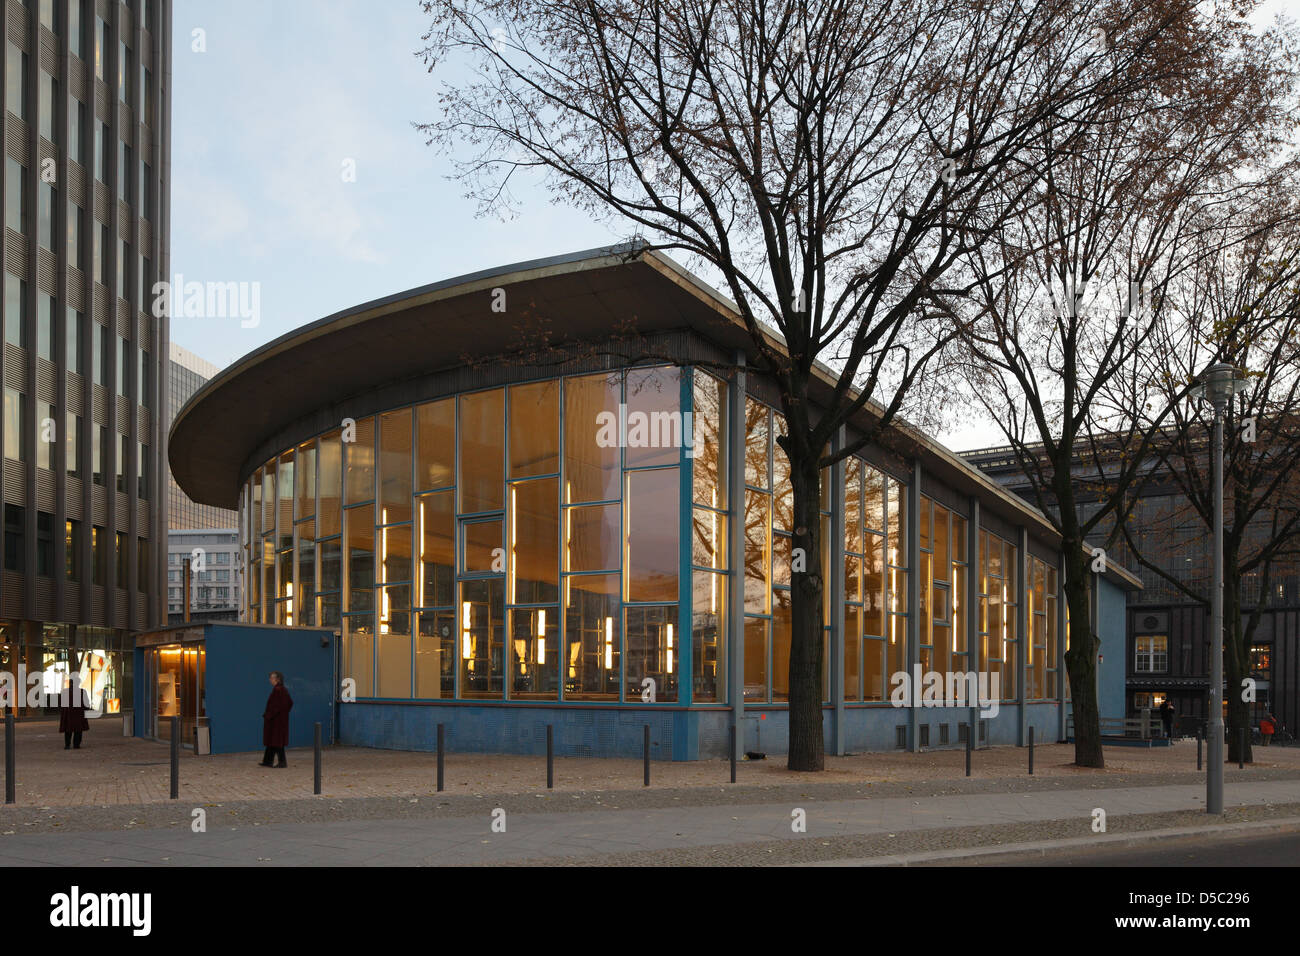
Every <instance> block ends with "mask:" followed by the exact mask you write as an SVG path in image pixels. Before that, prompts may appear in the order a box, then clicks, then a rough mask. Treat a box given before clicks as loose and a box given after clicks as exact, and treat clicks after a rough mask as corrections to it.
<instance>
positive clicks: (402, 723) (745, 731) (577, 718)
mask: <svg viewBox="0 0 1300 956" xmlns="http://www.w3.org/2000/svg"><path fill="white" fill-rule="evenodd" d="M1026 711H1027V715H1026V726H1028V725H1033V726H1034V727H1035V740H1036V741H1037V742H1038V743H1045V742H1051V743H1055V742H1056V730H1055V728H1056V726H1057V721H1058V719H1059V715H1058V711H1057V705H1056V704H1032V705H1029V706H1028V707H1027V708H1026ZM338 713H339V742H340V743H343V744H349V745H352V746H359V747H377V748H380V749H385V750H416V751H430V752H431V751H434V750H436V749H437V733H438V724H439V723H442V724H443V725H444V726H445V733H446V739H447V748H448V750H449V751H450V752H452V753H505V754H533V755H538V756H541V755H544V754H545V753H546V727H547V725H548V724H549V725H551V726H553V727H554V740H555V753H556V755H557V756H562V757H624V758H640V757H641V755H642V749H643V739H644V738H643V734H644V728H645V726H646V725H647V724H649V725H650V756H651V758H652V759H655V760H710V759H716V760H721V759H725V758H726V757H727V741H728V739H729V733H728V731H729V728H730V726H731V710H730V709H729V708H725V707H717V708H707V709H692V710H665V709H659V708H648V707H644V708H638V707H617V708H615V707H575V706H573V705H571V704H566V705H564V706H557V707H517V706H508V705H496V704H484V705H476V704H470V705H465V704H416V705H410V704H397V703H385V702H371V701H358V702H356V703H347V704H339V705H338ZM969 719H970V710H969V709H966V708H956V707H919V708H916V729H915V730H912V729H911V727H910V724H911V711H909V710H908V709H907V708H895V707H888V706H883V707H852V708H847V709H846V710H845V713H844V728H843V737H844V751H845V753H870V752H885V751H891V750H902V749H908V750H911V749H925V750H939V749H960V748H962V747H964V746H965V744H964V743H963V742H962V740H961V734H960V732H959V725H960V724H962V723H964V722H966V721H968V720H969ZM945 726H946V727H947V730H948V732H947V735H946V737H947V739H946V740H945V739H944V737H945V735H944V733H943V731H942V729H941V728H942V727H945ZM900 727H901V728H903V734H904V736H903V737H902V738H901V739H902V740H903V741H905V742H904V744H903V746H901V747H900V746H899V742H900V737H899V728H900ZM926 727H928V734H927V733H925V732H924V731H923V730H922V728H926ZM789 730H790V724H789V711H787V710H785V709H771V708H762V707H756V708H749V709H747V710H746V712H745V720H744V726H743V727H741V728H740V742H741V749H742V750H744V751H760V752H763V753H766V754H770V755H784V754H785V753H787V752H788V749H789V742H790V733H789ZM834 731H835V712H834V710H833V709H832V708H829V707H828V708H826V709H824V710H823V711H822V734H823V742H824V745H825V747H826V752H827V753H834V752H835V751H834V736H835V734H834ZM913 737H915V739H913ZM1023 737H1024V732H1022V727H1021V717H1020V712H1019V709H1018V708H1017V707H1016V706H1015V705H1014V704H1012V705H1006V706H1004V707H1002V708H1001V709H1000V710H999V712H998V713H997V715H995V716H990V717H988V718H986V719H985V723H984V736H982V737H981V738H979V744H980V745H981V746H1017V745H1022V744H1023V743H1024V742H1025V740H1024V739H1023Z"/></svg>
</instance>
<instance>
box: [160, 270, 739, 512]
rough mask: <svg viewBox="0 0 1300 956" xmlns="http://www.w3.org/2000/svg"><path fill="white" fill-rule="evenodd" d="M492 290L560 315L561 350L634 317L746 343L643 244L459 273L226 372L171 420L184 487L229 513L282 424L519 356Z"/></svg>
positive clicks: (556, 322) (512, 315)
mask: <svg viewBox="0 0 1300 956" xmlns="http://www.w3.org/2000/svg"><path fill="white" fill-rule="evenodd" d="M494 289H504V290H506V301H507V302H508V303H509V302H524V303H527V308H528V311H529V312H530V313H531V314H533V315H535V316H537V317H539V318H541V319H543V320H546V319H550V320H553V327H555V328H556V330H557V331H558V332H560V333H562V341H565V342H578V341H584V340H594V339H599V338H603V337H607V336H608V335H610V333H611V331H612V330H613V329H615V328H616V327H617V326H618V325H619V324H620V323H622V322H624V321H626V320H627V319H628V318H629V317H635V319H636V331H637V332H638V333H652V332H659V331H664V330H669V329H681V328H687V327H693V328H696V329H699V330H700V331H703V332H705V334H707V335H708V337H709V338H711V339H713V340H714V341H716V342H718V344H720V345H723V346H725V347H728V348H732V349H734V348H742V349H743V348H745V347H746V345H747V344H748V342H749V338H748V336H747V335H746V333H745V331H744V329H743V327H740V326H738V325H737V324H736V319H735V318H734V312H730V310H728V309H727V308H726V305H725V300H723V299H722V298H721V297H720V296H718V294H717V293H715V292H714V291H713V290H711V289H709V288H708V287H707V286H705V285H704V284H703V283H701V282H699V281H698V280H697V279H695V278H694V277H693V276H690V274H689V273H687V272H685V271H684V270H682V269H681V268H680V267H679V266H678V265H677V264H676V263H674V262H672V261H671V260H669V259H667V258H666V257H664V256H662V255H660V254H658V253H654V252H650V251H646V250H645V248H644V246H643V245H642V244H626V245H621V246H613V247H609V248H604V249H592V250H588V251H585V252H577V253H571V254H569V255H564V256H556V257H553V258H548V259H535V260H532V261H529V262H521V263H516V264H514V265H507V266H501V267H498V268H495V269H488V270H485V271H483V272H475V273H471V274H469V275H464V276H458V277H456V278H452V279H446V280H444V281H442V282H435V283H433V284H432V285H427V286H421V287H420V288H418V289H411V290H408V291H406V292H399V293H397V294H395V295H390V296H385V297H384V298H382V299H376V300H374V301H372V302H366V303H364V304H362V305H358V306H354V307H353V308H350V309H345V310H343V311H342V312H336V313H335V314H334V315H331V316H327V317H326V318H323V319H320V320H319V321H316V322H312V323H310V324H308V325H304V326H302V327H300V328H297V329H294V330H293V331H291V332H288V333H286V334H284V335H282V336H280V337H279V338H277V339H275V340H273V341H271V342H268V343H267V344H266V345H263V346H262V347H260V348H258V349H256V350H254V351H252V352H250V353H249V354H248V355H245V356H244V357H243V358H241V359H240V360H239V361H237V362H235V363H234V364H233V365H231V366H229V367H228V368H226V369H225V370H224V371H222V372H221V373H220V374H218V375H216V376H215V377H214V378H212V379H211V380H210V381H209V382H207V383H206V384H205V385H204V386H203V387H202V388H200V389H199V390H198V391H197V392H196V393H195V394H194V395H193V396H191V398H190V400H189V401H188V402H186V403H185V405H184V407H183V408H181V410H180V411H179V412H178V413H177V415H176V419H175V421H174V422H173V424H172V428H171V434H170V438H169V447H168V460H169V462H170V464H171V468H172V474H173V475H175V477H176V481H177V483H178V484H179V485H180V486H181V488H182V489H183V490H184V491H185V493H186V494H187V495H189V496H190V497H191V498H192V499H194V500H195V501H197V502H199V503H201V504H210V505H217V506H218V507H223V508H233V507H235V506H236V503H237V502H238V498H239V486H240V482H241V479H242V477H243V475H242V474H241V472H243V471H245V465H246V463H247V461H248V459H249V456H250V455H251V454H253V452H254V451H255V450H256V449H257V448H258V447H259V446H260V445H261V444H263V442H264V440H265V439H266V438H268V437H269V436H270V435H272V434H274V433H275V432H276V431H277V430H278V428H279V426H280V425H281V424H282V423H284V422H289V421H294V420H295V419H297V418H299V417H301V416H303V415H307V414H310V413H311V412H312V411H313V410H315V409H318V408H321V407H322V406H327V405H331V404H333V403H335V402H337V401H338V400H339V399H340V398H341V397H346V396H350V395H356V394H358V393H362V392H366V391H370V390H372V389H374V388H376V387H379V386H382V385H388V384H391V383H393V382H397V381H401V380H403V379H408V378H416V377H421V376H427V375H429V374H430V373H432V372H437V371H439V370H442V369H448V368H455V367H457V366H461V365H464V364H466V363H467V362H468V361H472V360H474V359H477V358H484V357H488V356H491V355H495V354H500V353H502V352H509V351H511V350H512V349H516V348H518V345H519V329H518V327H517V325H516V323H517V321H518V315H519V311H518V310H512V311H511V312H505V313H502V312H494V311H493V310H492V302H493V290H494ZM728 313H730V317H727V316H728ZM556 344H561V343H560V342H557V343H556ZM268 410H272V411H273V417H272V416H271V415H268ZM247 470H251V468H249V469H247Z"/></svg>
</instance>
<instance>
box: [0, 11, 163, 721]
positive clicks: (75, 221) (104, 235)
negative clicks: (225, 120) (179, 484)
mask: <svg viewBox="0 0 1300 956" xmlns="http://www.w3.org/2000/svg"><path fill="white" fill-rule="evenodd" d="M0 20H2V22H3V33H4V37H5V41H4V43H3V46H2V47H0V57H2V58H3V76H4V102H5V122H4V125H3V130H2V131H0V137H3V141H4V148H3V152H4V166H3V170H2V171H0V184H2V188H3V193H4V203H5V233H4V277H3V282H4V363H3V376H4V415H3V419H2V420H0V440H2V441H3V446H4V548H3V555H2V556H0V631H2V632H3V635H2V636H3V649H0V669H4V670H10V671H15V670H17V668H18V667H19V666H20V665H21V666H25V667H26V668H27V670H28V671H29V672H32V671H44V672H45V673H46V674H47V675H57V674H59V673H61V672H66V671H68V670H75V669H80V670H81V672H82V674H83V676H84V677H86V678H87V679H89V680H90V681H91V684H92V697H93V698H94V699H95V701H96V702H98V701H99V700H100V699H101V698H102V699H103V700H105V701H106V702H107V703H106V704H105V709H107V710H110V711H111V710H113V709H115V708H116V707H117V706H120V703H121V702H122V701H123V700H128V701H129V700H130V691H131V673H130V670H131V667H130V663H129V655H124V654H123V651H124V650H126V649H128V648H129V638H128V637H127V635H128V634H129V632H130V631H132V630H134V629H139V628H143V627H148V626H154V625H157V624H159V623H160V622H161V621H163V620H164V619H165V618H164V614H165V612H164V604H163V590H162V569H163V562H164V560H165V559H164V558H163V550H164V549H163V541H164V531H165V529H166V527H167V504H166V495H165V494H164V492H163V489H164V487H165V480H166V475H167V471H166V460H167V452H166V435H167V432H166V429H165V428H164V427H163V426H164V424H165V416H164V414H163V409H164V408H165V407H166V398H165V396H166V381H165V378H164V376H163V375H162V374H161V373H162V370H163V365H162V359H161V357H162V356H163V355H166V354H167V345H168V326H167V319H166V317H165V316H164V317H162V318H155V317H154V316H153V314H152V312H151V303H152V297H151V289H152V287H153V284H154V283H155V282H156V281H157V280H158V278H159V277H162V276H166V275H167V274H168V271H169V255H168V235H169V229H168V222H169V203H168V188H169V185H168V184H169V172H168V168H169V163H170V142H169V131H170V123H169V116H170V111H171V103H170V100H171V91H170V88H169V82H170V77H171V3H170V2H169V0H134V2H132V3H121V2H112V0H109V2H105V0H98V2H90V0H40V2H37V0H29V2H28V3H26V4H22V3H16V2H9V3H6V4H5V5H4V6H3V8H2V10H0ZM57 683H59V679H58V677H57V676H56V677H53V678H48V677H47V688H49V689H55V688H54V685H55V684H57ZM39 711H40V709H38V708H33V709H31V710H30V711H29V709H28V708H26V707H20V708H19V713H20V714H24V715H26V714H29V713H32V712H37V713H39Z"/></svg>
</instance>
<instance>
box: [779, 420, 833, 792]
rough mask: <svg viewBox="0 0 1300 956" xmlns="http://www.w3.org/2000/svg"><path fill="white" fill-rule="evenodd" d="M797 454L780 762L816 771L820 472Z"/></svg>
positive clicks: (820, 753) (822, 757)
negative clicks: (786, 724) (786, 743)
mask: <svg viewBox="0 0 1300 956" xmlns="http://www.w3.org/2000/svg"><path fill="white" fill-rule="evenodd" d="M792 444H793V443H792ZM779 453H780V452H778V454H779ZM797 458H798V452H797V451H796V452H795V453H794V454H793V455H791V456H790V484H791V489H790V490H791V497H792V498H793V499H794V500H793V502H792V503H793V506H794V528H793V529H792V531H793V534H794V540H793V541H792V547H793V549H794V550H793V551H792V554H793V556H794V557H793V560H792V561H791V571H790V592H791V593H790V598H791V604H790V747H789V754H788V758H787V764H786V766H787V767H789V769H791V770H808V771H816V770H822V769H824V767H825V764H826V748H825V745H824V742H823V739H822V668H823V661H822V634H823V631H822V626H823V625H822V588H823V586H824V584H823V580H822V563H821V562H822V551H821V476H820V475H819V474H818V470H817V461H818V456H817V455H813V456H811V460H808V461H800V460H797ZM800 569H802V570H800Z"/></svg>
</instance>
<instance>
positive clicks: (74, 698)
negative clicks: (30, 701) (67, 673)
mask: <svg viewBox="0 0 1300 956" xmlns="http://www.w3.org/2000/svg"><path fill="white" fill-rule="evenodd" d="M78 683H80V681H78ZM89 729H90V721H88V720H87V719H86V699H85V695H84V693H83V692H82V690H81V688H80V687H73V682H72V680H71V679H67V680H65V681H64V682H63V693H62V694H60V695H59V732H60V733H61V734H63V749H64V750H67V749H68V748H69V747H71V748H72V749H73V750H80V749H81V735H82V734H83V733H85V732H86V731H87V730H89Z"/></svg>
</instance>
